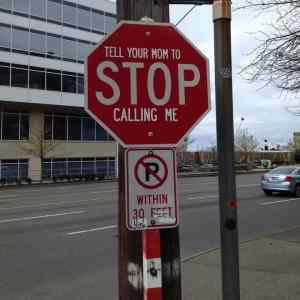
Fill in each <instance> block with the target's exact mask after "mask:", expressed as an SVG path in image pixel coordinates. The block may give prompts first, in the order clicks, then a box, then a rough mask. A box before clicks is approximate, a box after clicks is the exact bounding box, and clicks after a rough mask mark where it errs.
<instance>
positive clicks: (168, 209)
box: [126, 148, 178, 230]
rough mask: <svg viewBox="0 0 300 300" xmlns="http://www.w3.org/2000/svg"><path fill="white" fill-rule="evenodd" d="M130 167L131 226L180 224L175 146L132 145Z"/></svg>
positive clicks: (128, 191)
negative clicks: (151, 146)
mask: <svg viewBox="0 0 300 300" xmlns="http://www.w3.org/2000/svg"><path fill="white" fill-rule="evenodd" d="M126 170H127V178H126V182H127V185H126V203H127V228H128V229H130V230H144V229H149V228H167V227H175V226H177V225H178V205H177V198H176V176H175V175H176V174H175V150H173V149H157V148H155V149H129V150H127V151H126Z"/></svg>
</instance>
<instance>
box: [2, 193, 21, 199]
mask: <svg viewBox="0 0 300 300" xmlns="http://www.w3.org/2000/svg"><path fill="white" fill-rule="evenodd" d="M20 196H21V195H17V194H14V195H6V196H0V199H10V198H17V197H20Z"/></svg>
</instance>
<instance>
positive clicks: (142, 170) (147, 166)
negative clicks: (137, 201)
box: [134, 153, 168, 189]
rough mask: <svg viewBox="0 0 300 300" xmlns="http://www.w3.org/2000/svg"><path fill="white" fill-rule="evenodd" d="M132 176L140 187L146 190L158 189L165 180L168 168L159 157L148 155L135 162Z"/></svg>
mask: <svg viewBox="0 0 300 300" xmlns="http://www.w3.org/2000/svg"><path fill="white" fill-rule="evenodd" d="M134 176H135V179H136V181H137V182H138V183H139V184H140V185H141V186H142V187H144V188H147V189H154V188H158V187H159V186H161V185H162V184H163V183H164V182H165V180H166V179H167V176H168V167H167V164H166V162H165V161H164V160H163V159H162V158H161V157H160V156H158V155H155V154H153V153H149V154H148V155H144V156H142V157H141V158H140V159H139V160H138V161H137V163H136V165H135V168H134Z"/></svg>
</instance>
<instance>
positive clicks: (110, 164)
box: [108, 157, 115, 176]
mask: <svg viewBox="0 0 300 300" xmlns="http://www.w3.org/2000/svg"><path fill="white" fill-rule="evenodd" d="M108 176H115V159H114V158H113V157H109V160H108Z"/></svg>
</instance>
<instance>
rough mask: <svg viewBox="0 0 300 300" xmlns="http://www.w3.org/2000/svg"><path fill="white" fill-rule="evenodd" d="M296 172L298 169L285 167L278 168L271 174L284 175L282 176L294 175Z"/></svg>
mask: <svg viewBox="0 0 300 300" xmlns="http://www.w3.org/2000/svg"><path fill="white" fill-rule="evenodd" d="M295 170H296V168H291V167H284V168H276V169H274V170H272V171H271V172H270V174H282V175H288V174H291V173H293V172H294V171H295Z"/></svg>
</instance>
